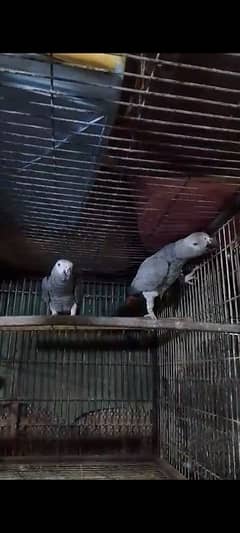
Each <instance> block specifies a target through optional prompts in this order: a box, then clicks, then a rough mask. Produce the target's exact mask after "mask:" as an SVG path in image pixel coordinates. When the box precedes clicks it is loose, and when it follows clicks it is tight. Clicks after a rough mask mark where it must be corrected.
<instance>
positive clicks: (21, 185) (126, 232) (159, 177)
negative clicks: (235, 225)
mask: <svg viewBox="0 0 240 533" xmlns="http://www.w3.org/2000/svg"><path fill="white" fill-rule="evenodd" d="M116 55H117V54H116ZM239 91H240V54H161V53H156V54H139V55H135V54H127V55H126V64H125V68H124V70H123V71H122V72H109V71H108V72H107V71H104V70H103V69H100V68H99V69H98V68H95V69H92V70H89V69H87V68H83V67H82V68H79V67H73V66H68V65H65V64H61V63H59V62H57V61H56V59H54V58H51V57H48V56H44V55H38V54H0V121H1V132H0V151H1V153H0V157H1V162H0V163H1V171H0V172H1V175H0V177H1V197H0V202H1V203H0V234H1V242H2V245H1V251H0V261H1V263H2V264H7V265H11V266H14V267H18V268H20V269H23V270H24V271H26V272H29V271H32V272H34V271H35V272H40V271H43V270H45V269H49V267H50V266H51V265H52V263H53V262H54V261H55V260H56V259H57V258H59V257H60V256H65V257H67V258H69V259H72V260H73V261H74V263H75V264H76V266H77V270H78V271H80V272H81V271H86V272H88V273H93V272H94V273H99V274H102V273H106V274H111V273H114V274H116V273H127V272H129V271H131V270H132V269H133V270H134V269H135V268H136V267H137V266H138V264H139V262H140V261H142V260H143V259H144V257H145V256H146V255H147V254H149V253H151V252H153V251H155V250H156V249H158V248H159V247H160V246H161V245H163V244H165V243H166V242H167V241H170V240H175V239H177V238H180V237H182V236H183V235H185V234H187V233H189V232H191V231H194V230H200V229H205V228H206V227H207V226H208V224H209V223H210V222H211V221H212V220H213V219H214V218H215V216H216V215H217V213H218V212H219V210H221V209H222V206H223V204H224V203H226V202H227V201H228V199H229V200H230V198H231V197H232V195H233V194H234V193H235V192H236V191H237V190H238V189H239V168H240V153H239V147H240V138H239V132H240V107H239V105H240V100H239Z"/></svg>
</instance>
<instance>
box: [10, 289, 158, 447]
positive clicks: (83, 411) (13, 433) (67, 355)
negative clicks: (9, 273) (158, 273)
mask: <svg viewBox="0 0 240 533" xmlns="http://www.w3.org/2000/svg"><path fill="white" fill-rule="evenodd" d="M81 291H82V300H81V305H80V308H79V312H82V313H83V314H84V313H86V314H103V315H104V314H110V313H111V311H112V309H113V305H115V304H117V305H119V303H121V301H123V299H124V297H125V284H115V285H114V284H112V283H103V284H101V283H99V282H98V283H97V282H94V283H90V282H84V283H83V284H82V289H81ZM0 302H1V313H2V314H7V315H11V314H32V313H39V312H41V310H42V312H44V311H45V312H46V310H45V309H44V306H43V307H42V302H41V294H40V282H38V281H27V280H24V281H23V282H22V283H20V282H17V283H16V282H7V281H4V282H3V283H2V286H1V294H0ZM151 346H152V334H151V332H150V334H149V333H146V334H145V335H144V336H143V335H141V334H140V333H137V332H135V331H132V332H131V333H129V334H128V333H126V332H124V331H123V332H120V333H116V332H111V331H109V332H107V333H104V332H97V331H94V332H84V331H82V332H80V333H76V332H71V333H69V332H58V333H54V332H46V333H45V332H39V333H37V332H23V333H20V332H15V333H12V332H10V333H8V332H3V333H1V335H0V356H1V359H0V375H1V379H2V384H1V388H0V435H1V438H0V445H1V453H2V454H6V455H9V454H11V453H15V454H18V453H20V454H21V453H25V454H31V453H35V454H36V453H38V454H39V453H40V454H56V453H62V454H66V453H75V454H76V453H78V454H81V453H82V454H86V453H91V452H92V453H93V452H94V451H95V452H96V450H98V452H99V453H100V452H101V453H106V452H108V451H109V453H110V451H114V452H115V453H120V452H122V453H127V452H129V451H130V452H131V453H133V451H134V452H135V453H138V454H143V453H152V447H153V433H154V424H153V417H152V401H153V386H152V380H153V372H152V355H151V351H150V350H151ZM13 441H14V443H13Z"/></svg>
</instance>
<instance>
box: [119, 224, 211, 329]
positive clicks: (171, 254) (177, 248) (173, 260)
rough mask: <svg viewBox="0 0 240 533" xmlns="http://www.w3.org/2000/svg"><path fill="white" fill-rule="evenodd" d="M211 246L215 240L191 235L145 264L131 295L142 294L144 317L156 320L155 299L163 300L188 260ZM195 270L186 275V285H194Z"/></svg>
mask: <svg viewBox="0 0 240 533" xmlns="http://www.w3.org/2000/svg"><path fill="white" fill-rule="evenodd" d="M212 246H214V241H213V239H212V238H211V237H210V236H209V235H208V234H207V233H203V232H197V233H192V234H191V235H188V237H185V238H184V239H180V240H178V241H176V242H172V243H170V244H167V245H166V246H163V248H161V249H160V250H159V251H158V252H156V253H155V254H154V255H152V256H151V257H148V258H147V259H145V261H143V263H142V264H141V265H140V267H139V269H138V271H137V274H136V276H135V278H134V279H133V281H132V283H131V285H130V288H129V295H132V296H134V295H138V294H140V293H142V294H143V296H144V298H145V300H146V305H147V311H148V314H147V315H145V316H147V317H150V318H152V319H156V316H155V314H154V311H153V308H154V300H155V298H156V297H157V296H160V297H162V296H163V294H164V293H165V291H166V290H167V289H168V288H169V287H170V286H171V285H172V284H173V283H174V282H175V281H176V280H177V279H178V278H179V277H180V276H181V274H182V268H183V266H184V265H185V263H186V262H187V261H189V260H191V259H194V258H195V257H199V256H201V255H203V254H204V253H206V251H207V250H209V248H210V247H212ZM195 270H196V268H194V269H193V271H192V272H191V273H190V274H188V275H187V276H185V278H184V280H185V283H191V281H192V280H193V278H194V276H193V274H194V271H195Z"/></svg>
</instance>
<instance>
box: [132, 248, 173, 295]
mask: <svg viewBox="0 0 240 533" xmlns="http://www.w3.org/2000/svg"><path fill="white" fill-rule="evenodd" d="M168 269H169V264H168V262H167V261H166V260H165V259H164V257H161V258H160V257H159V258H157V257H154V256H153V257H149V258H148V259H146V260H145V261H144V263H142V265H141V266H140V268H139V270H138V272H137V274H136V276H135V278H134V280H133V281H132V283H131V288H132V289H136V291H139V292H144V291H146V292H147V291H154V290H156V289H157V288H158V287H159V285H161V284H162V283H163V281H164V279H165V278H166V276H167V274H168Z"/></svg>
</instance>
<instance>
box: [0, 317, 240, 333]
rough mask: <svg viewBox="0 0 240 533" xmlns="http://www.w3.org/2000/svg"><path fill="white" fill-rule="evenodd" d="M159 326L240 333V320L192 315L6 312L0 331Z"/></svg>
mask: <svg viewBox="0 0 240 533" xmlns="http://www.w3.org/2000/svg"><path fill="white" fill-rule="evenodd" d="M78 329H82V330H89V329H92V330H94V329H96V330H106V329H110V330H114V329H118V330H119V329H120V330H129V329H135V330H151V329H154V330H157V329H170V330H178V331H179V330H182V331H209V332H213V333H214V332H215V333H235V334H239V333H240V324H218V323H211V322H194V321H193V320H192V319H191V318H184V319H183V318H160V319H159V320H156V321H154V320H150V319H148V318H128V317H95V316H61V315H59V316H36V315H35V316H4V317H0V331H42V330H53V331H56V330H57V331H59V330H78Z"/></svg>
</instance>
